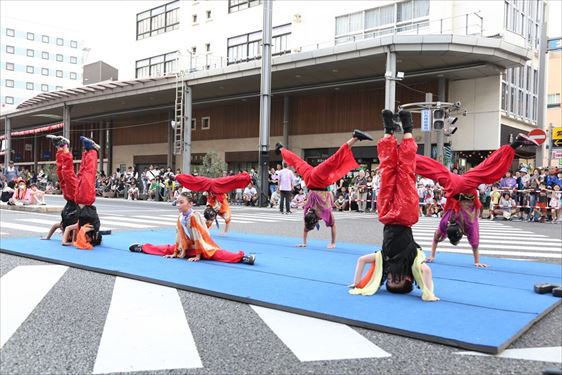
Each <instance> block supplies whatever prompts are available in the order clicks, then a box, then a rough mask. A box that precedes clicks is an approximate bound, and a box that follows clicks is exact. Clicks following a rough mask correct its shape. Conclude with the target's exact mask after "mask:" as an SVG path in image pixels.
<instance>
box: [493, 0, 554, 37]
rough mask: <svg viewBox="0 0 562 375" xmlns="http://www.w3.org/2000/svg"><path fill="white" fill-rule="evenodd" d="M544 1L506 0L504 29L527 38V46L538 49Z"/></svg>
mask: <svg viewBox="0 0 562 375" xmlns="http://www.w3.org/2000/svg"><path fill="white" fill-rule="evenodd" d="M543 6H544V1H543V0H535V1H533V2H528V1H521V0H504V12H503V18H504V27H505V29H506V30H508V31H511V32H513V33H516V34H519V35H521V36H522V37H523V38H525V41H526V42H527V46H529V47H533V48H538V44H539V39H540V31H539V30H540V28H539V25H540V22H541V21H540V18H541V14H542V7H543Z"/></svg>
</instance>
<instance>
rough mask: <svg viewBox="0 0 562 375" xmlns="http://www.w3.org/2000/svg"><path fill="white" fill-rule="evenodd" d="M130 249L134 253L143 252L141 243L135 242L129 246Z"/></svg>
mask: <svg viewBox="0 0 562 375" xmlns="http://www.w3.org/2000/svg"><path fill="white" fill-rule="evenodd" d="M129 251H132V252H133V253H142V245H141V244H140V243H134V244H131V246H129Z"/></svg>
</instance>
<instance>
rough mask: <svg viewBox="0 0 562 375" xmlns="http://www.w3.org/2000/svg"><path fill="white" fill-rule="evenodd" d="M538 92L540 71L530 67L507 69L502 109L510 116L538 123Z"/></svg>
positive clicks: (504, 75)
mask: <svg viewBox="0 0 562 375" xmlns="http://www.w3.org/2000/svg"><path fill="white" fill-rule="evenodd" d="M538 92H539V74H538V70H536V69H533V68H532V67H531V66H529V65H526V66H522V67H517V68H509V69H506V72H505V74H503V76H502V98H501V107H502V109H503V110H504V111H506V112H507V113H508V114H510V115H513V116H518V117H521V118H523V119H526V120H529V121H532V122H536V121H537V116H538V98H539V96H538Z"/></svg>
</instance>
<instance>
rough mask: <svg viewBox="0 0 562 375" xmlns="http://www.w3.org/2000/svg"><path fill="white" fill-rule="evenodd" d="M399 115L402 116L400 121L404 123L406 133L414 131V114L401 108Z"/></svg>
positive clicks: (403, 127)
mask: <svg viewBox="0 0 562 375" xmlns="http://www.w3.org/2000/svg"><path fill="white" fill-rule="evenodd" d="M398 117H400V123H401V124H402V129H404V133H411V132H412V128H413V125H412V114H411V113H410V112H409V111H405V110H401V111H400V112H398Z"/></svg>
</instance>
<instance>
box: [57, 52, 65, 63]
mask: <svg viewBox="0 0 562 375" xmlns="http://www.w3.org/2000/svg"><path fill="white" fill-rule="evenodd" d="M57 61H58V62H63V61H64V58H63V57H62V55H61V54H60V53H57Z"/></svg>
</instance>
